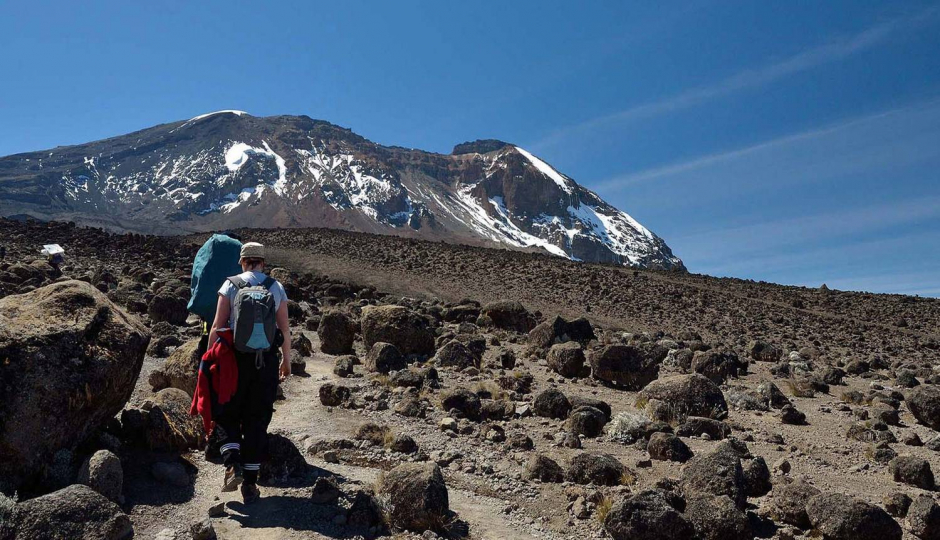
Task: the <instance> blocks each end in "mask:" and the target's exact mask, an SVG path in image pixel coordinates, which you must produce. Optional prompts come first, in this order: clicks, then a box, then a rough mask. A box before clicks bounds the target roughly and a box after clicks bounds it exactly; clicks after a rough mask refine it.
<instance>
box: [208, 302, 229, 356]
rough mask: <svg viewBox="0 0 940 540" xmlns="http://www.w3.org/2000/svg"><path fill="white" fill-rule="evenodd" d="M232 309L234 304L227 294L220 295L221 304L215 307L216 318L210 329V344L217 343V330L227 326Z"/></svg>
mask: <svg viewBox="0 0 940 540" xmlns="http://www.w3.org/2000/svg"><path fill="white" fill-rule="evenodd" d="M231 310H232V304H231V302H229V299H228V297H227V296H219V304H218V305H217V306H216V308H215V320H214V321H212V330H210V331H209V346H210V347H211V346H212V344H213V343H215V337H216V332H217V331H218V329H219V328H225V325H227V324H228V315H229V312H230V311H231Z"/></svg>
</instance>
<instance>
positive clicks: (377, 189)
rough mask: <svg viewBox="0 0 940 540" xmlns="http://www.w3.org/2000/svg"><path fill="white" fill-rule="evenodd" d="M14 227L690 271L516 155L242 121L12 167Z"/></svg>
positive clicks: (145, 136) (589, 198)
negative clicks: (445, 251)
mask: <svg viewBox="0 0 940 540" xmlns="http://www.w3.org/2000/svg"><path fill="white" fill-rule="evenodd" d="M467 154H475V156H472V157H471V158H470V159H467V158H466V157H463V156H465V155H467ZM13 214H30V215H33V216H35V217H37V218H41V219H65V220H70V221H76V222H82V223H84V224H89V225H95V226H108V227H112V228H114V227H117V228H122V229H126V230H136V231H141V232H160V233H176V232H182V231H194V230H205V231H207V230H214V229H220V228H222V229H225V228H233V227H261V228H272V227H334V228H341V229H347V230H358V231H362V232H371V233H384V234H396V235H400V236H409V237H415V238H425V239H431V240H446V241H450V242H458V243H468V244H477V245H481V244H482V245H491V246H494V245H495V246H502V247H508V248H510V249H522V250H532V251H539V250H544V251H546V252H549V253H552V254H554V255H558V256H561V257H566V258H569V259H573V260H580V261H589V262H606V263H613V264H622V265H633V266H640V267H647V268H677V269H682V268H684V267H683V266H682V261H680V260H679V259H678V258H676V257H675V256H674V255H673V254H672V252H671V251H670V249H669V247H668V246H667V245H666V244H665V242H663V240H662V239H661V238H659V237H658V236H656V235H654V234H653V233H651V232H650V231H649V230H648V229H646V228H645V227H643V226H642V225H640V224H639V223H637V222H636V220H634V219H633V218H631V217H630V216H629V215H628V214H626V213H625V212H622V211H620V210H618V209H617V208H614V207H613V206H611V205H610V204H608V203H606V202H604V201H603V200H601V199H600V198H599V197H598V196H597V195H596V194H594V193H593V192H591V191H589V190H587V189H585V188H583V187H581V186H580V185H578V183H577V182H576V181H575V180H574V179H572V178H570V177H568V176H566V175H564V174H562V173H560V172H558V171H557V170H556V169H555V168H553V167H552V166H551V165H549V164H548V163H547V162H545V161H543V160H542V159H540V158H538V157H536V156H535V155H533V154H531V153H529V152H527V151H526V150H523V149H522V148H519V147H516V146H513V145H510V144H509V143H506V142H503V141H499V140H495V139H484V140H477V141H472V142H466V143H463V144H458V145H457V146H456V147H455V148H454V152H453V155H442V154H435V153H431V152H424V151H422V150H416V149H406V148H399V147H394V146H383V145H379V144H376V143H374V142H372V141H369V140H368V139H365V138H364V137H362V136H360V135H358V134H356V133H354V132H353V131H352V130H349V129H347V128H343V127H340V126H337V125H334V124H332V123H330V122H327V121H324V120H314V119H312V118H310V117H307V116H292V115H280V116H267V117H257V116H251V115H249V114H248V113H245V112H244V111H235V110H224V111H216V112H212V113H206V114H201V115H198V116H195V117H193V118H190V119H189V120H183V121H177V122H173V123H170V124H162V125H159V126H155V127H152V128H147V129H143V130H140V131H136V132H134V133H131V134H127V135H121V136H117V137H112V138H109V139H105V140H101V141H95V142H90V143H86V144H81V145H76V146H66V147H58V148H55V149H53V150H48V151H43V152H31V153H28V154H19V155H15V156H7V157H4V158H0V215H13Z"/></svg>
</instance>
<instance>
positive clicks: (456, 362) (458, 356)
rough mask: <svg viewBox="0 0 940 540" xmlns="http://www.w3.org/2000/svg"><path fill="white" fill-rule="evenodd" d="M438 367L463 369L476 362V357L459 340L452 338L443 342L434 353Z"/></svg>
mask: <svg viewBox="0 0 940 540" xmlns="http://www.w3.org/2000/svg"><path fill="white" fill-rule="evenodd" d="M434 358H435V360H436V361H437V365H438V366H440V367H452V368H457V369H464V368H468V367H473V366H475V365H476V364H477V357H476V356H475V355H474V354H473V352H471V351H470V349H468V348H467V346H466V345H464V344H463V343H461V342H460V341H458V340H456V339H453V340H450V341H448V342H447V343H445V344H444V345H443V346H442V347H441V348H440V349H438V350H437V354H435V355H434Z"/></svg>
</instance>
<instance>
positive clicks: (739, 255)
mask: <svg viewBox="0 0 940 540" xmlns="http://www.w3.org/2000/svg"><path fill="white" fill-rule="evenodd" d="M938 59H940V3H937V2H916V1H911V2H857V1H853V2H838V1H831V2H816V1H805V2H776V3H769V2H732V1H704V2H689V3H679V2H668V3H666V2H580V3H577V4H572V3H570V2H554V1H539V2H522V1H519V2H467V3H458V2H439V1H428V2H354V1H350V2H335V1H334V2H314V1H304V2H296V3H287V2H282V3H276V5H271V6H268V5H265V3H259V2H235V1H226V2H209V1H200V2H146V3H145V2H126V1H121V2H117V1H115V2H106V1H101V2H43V1H30V2H18V1H7V2H4V3H2V4H0V73H2V74H3V77H2V78H0V126H2V127H0V155H6V154H11V153H16V152H22V151H28V150H37V149H42V148H48V147H52V146H55V145H61V144H73V143H79V142H86V141H89V140H94V139H99V138H104V137H108V136H112V135H117V134H122V133H126V132H129V131H133V130H135V129H140V128H144V127H148V126H151V125H154V124H158V123H163V122H169V121H173V120H179V119H185V118H190V117H192V116H195V115H197V114H200V113H203V112H208V111H214V110H219V109H241V110H245V111H248V112H249V113H251V114H254V115H258V116H265V115H273V114H306V115H309V116H311V117H314V118H321V119H325V120H329V121H331V122H334V123H337V124H340V125H342V126H346V127H349V128H352V129H353V130H354V131H356V132H357V133H360V134H362V135H363V136H365V137H367V138H370V139H372V140H374V141H376V142H380V143H384V144H397V145H402V146H411V147H416V148H422V149H426V150H432V151H438V152H449V151H450V150H451V148H452V147H453V145H454V144H456V143H459V142H462V141H465V140H472V139H476V138H498V139H502V140H506V141H510V142H514V143H516V144H519V145H521V146H523V147H525V148H527V149H528V150H530V151H531V152H533V153H535V154H537V155H539V156H540V157H542V158H543V159H545V160H546V161H548V162H549V163H551V164H553V165H554V166H555V167H556V168H558V169H559V170H561V171H562V172H564V173H566V174H568V175H569V176H571V177H573V178H574V179H576V180H577V181H579V182H580V183H582V184H583V185H585V186H587V187H589V188H592V189H594V190H596V191H597V192H598V193H600V194H601V195H602V196H603V197H604V198H606V199H607V200H608V201H610V202H611V203H613V204H614V205H616V206H618V207H620V208H621V209H623V210H625V211H627V212H628V213H630V214H631V215H633V216H634V217H635V218H637V219H638V220H639V221H640V222H641V223H643V224H644V225H646V226H647V227H649V228H650V229H652V230H653V231H654V232H656V233H657V234H659V235H660V236H662V237H663V238H664V239H665V240H666V241H667V243H668V244H669V245H670V246H671V247H672V248H673V250H674V251H675V252H676V254H677V255H678V256H680V257H681V258H682V259H683V260H684V261H685V262H686V264H687V266H688V267H689V269H690V270H692V271H694V272H700V273H707V274H713V275H728V276H736V277H744V278H751V279H761V280H767V281H775V282H780V283H788V284H804V285H809V286H817V285H819V284H820V283H827V284H828V285H829V286H830V287H835V288H842V289H852V290H870V291H875V292H901V293H908V294H921V295H929V296H940V60H938Z"/></svg>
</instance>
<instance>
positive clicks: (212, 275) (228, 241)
mask: <svg viewBox="0 0 940 540" xmlns="http://www.w3.org/2000/svg"><path fill="white" fill-rule="evenodd" d="M241 249H242V243H241V239H240V238H239V237H238V236H236V235H235V234H232V233H230V232H221V233H218V234H213V235H212V236H211V237H210V238H209V239H208V240H206V243H205V244H203V245H202V247H201V248H199V251H198V252H197V253H196V258H195V259H194V260H193V272H192V277H191V278H190V282H189V289H190V292H191V294H190V297H189V304H188V305H187V306H186V309H187V310H188V311H189V312H190V313H192V314H194V315H197V316H198V317H199V318H200V319H201V320H202V336H201V337H200V338H199V345H198V347H197V349H196V352H197V354H198V355H199V358H202V355H204V354H205V353H206V350H207V349H208V348H209V327H210V326H211V325H212V322H213V321H215V310H216V307H217V306H218V303H219V287H221V286H222V283H224V282H225V279H226V278H227V277H229V276H234V275H235V274H238V273H241V271H242V269H241V266H239V264H238V259H239V258H240V257H241Z"/></svg>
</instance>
